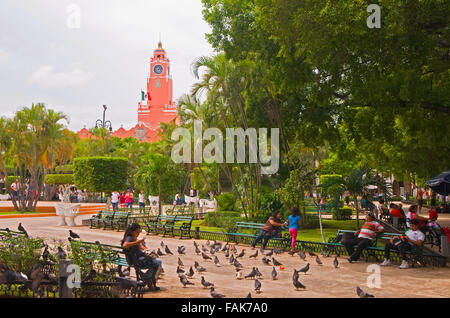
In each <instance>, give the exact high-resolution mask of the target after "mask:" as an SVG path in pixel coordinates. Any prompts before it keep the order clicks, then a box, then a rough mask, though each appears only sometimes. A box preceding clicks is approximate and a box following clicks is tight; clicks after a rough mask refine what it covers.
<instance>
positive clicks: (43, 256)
mask: <svg viewBox="0 0 450 318" xmlns="http://www.w3.org/2000/svg"><path fill="white" fill-rule="evenodd" d="M49 256H50V252H49V251H48V245H45V248H44V251H43V252H42V259H43V260H44V261H46V260H48V257H49Z"/></svg>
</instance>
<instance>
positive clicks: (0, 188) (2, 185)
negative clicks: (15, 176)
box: [0, 176, 6, 194]
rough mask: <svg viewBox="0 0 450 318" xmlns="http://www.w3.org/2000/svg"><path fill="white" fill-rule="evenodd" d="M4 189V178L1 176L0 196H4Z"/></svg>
mask: <svg viewBox="0 0 450 318" xmlns="http://www.w3.org/2000/svg"><path fill="white" fill-rule="evenodd" d="M5 191H6V188H5V177H4V176H2V177H1V178H0V194H5Z"/></svg>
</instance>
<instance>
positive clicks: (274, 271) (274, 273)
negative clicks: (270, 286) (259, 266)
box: [272, 267, 278, 280]
mask: <svg viewBox="0 0 450 318" xmlns="http://www.w3.org/2000/svg"><path fill="white" fill-rule="evenodd" d="M277 275H278V274H277V270H276V269H275V267H273V270H272V279H273V280H276V279H277Z"/></svg>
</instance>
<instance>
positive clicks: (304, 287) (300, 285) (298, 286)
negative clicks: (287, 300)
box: [292, 279, 306, 290]
mask: <svg viewBox="0 0 450 318" xmlns="http://www.w3.org/2000/svg"><path fill="white" fill-rule="evenodd" d="M292 283H293V284H294V287H295V290H298V289H299V288H302V289H306V286H305V285H303V284H302V283H300V282H299V281H298V279H296V280H292Z"/></svg>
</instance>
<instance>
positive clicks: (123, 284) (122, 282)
mask: <svg viewBox="0 0 450 318" xmlns="http://www.w3.org/2000/svg"><path fill="white" fill-rule="evenodd" d="M116 281H117V282H118V283H119V286H120V288H121V289H122V290H124V289H130V288H136V287H139V286H140V285H141V282H138V281H137V280H133V279H130V278H122V277H117V278H116Z"/></svg>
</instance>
